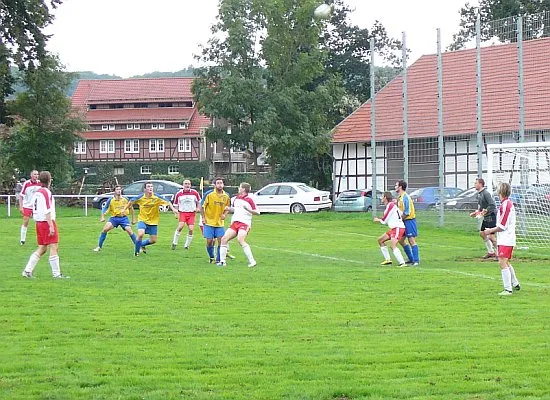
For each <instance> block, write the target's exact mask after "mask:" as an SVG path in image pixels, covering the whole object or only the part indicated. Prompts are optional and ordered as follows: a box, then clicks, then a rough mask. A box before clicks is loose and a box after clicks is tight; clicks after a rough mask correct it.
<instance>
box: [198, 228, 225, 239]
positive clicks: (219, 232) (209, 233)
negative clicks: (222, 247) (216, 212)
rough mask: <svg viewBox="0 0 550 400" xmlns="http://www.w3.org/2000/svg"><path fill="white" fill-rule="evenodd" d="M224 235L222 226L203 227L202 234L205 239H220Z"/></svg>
mask: <svg viewBox="0 0 550 400" xmlns="http://www.w3.org/2000/svg"><path fill="white" fill-rule="evenodd" d="M224 233H225V228H224V227H223V226H210V225H204V230H203V231H202V234H203V236H204V237H205V238H206V239H215V238H221V237H222V236H223V234H224Z"/></svg>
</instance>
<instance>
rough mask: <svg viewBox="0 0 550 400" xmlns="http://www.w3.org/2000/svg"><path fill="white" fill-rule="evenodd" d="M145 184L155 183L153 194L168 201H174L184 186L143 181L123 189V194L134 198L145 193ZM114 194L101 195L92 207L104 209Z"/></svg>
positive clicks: (173, 183)
mask: <svg viewBox="0 0 550 400" xmlns="http://www.w3.org/2000/svg"><path fill="white" fill-rule="evenodd" d="M145 182H152V183H153V192H154V193H155V194H156V195H157V196H159V197H163V198H164V199H166V200H168V201H172V199H173V198H174V195H175V194H176V193H177V192H178V191H179V190H180V189H183V186H182V185H180V184H179V183H176V182H171V181H163V180H154V179H151V180H143V181H136V182H134V183H131V184H129V185H127V186H124V187H123V188H122V194H123V195H124V196H127V197H134V196H137V195H139V194H141V193H143V188H144V185H145ZM113 195H114V192H109V193H103V194H99V195H97V196H96V197H94V198H93V199H92V205H93V207H94V208H98V209H100V210H101V209H102V208H103V206H105V203H107V200H109V199H110V198H111V197H113Z"/></svg>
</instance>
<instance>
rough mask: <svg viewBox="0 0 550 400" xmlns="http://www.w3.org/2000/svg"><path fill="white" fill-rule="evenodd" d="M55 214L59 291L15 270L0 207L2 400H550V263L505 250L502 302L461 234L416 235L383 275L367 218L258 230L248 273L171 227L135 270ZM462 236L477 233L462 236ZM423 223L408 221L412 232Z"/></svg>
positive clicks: (124, 247) (117, 252) (22, 251)
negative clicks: (61, 276)
mask: <svg viewBox="0 0 550 400" xmlns="http://www.w3.org/2000/svg"><path fill="white" fill-rule="evenodd" d="M98 218H99V213H98V212H97V210H94V211H93V212H92V213H91V214H90V216H89V217H83V216H82V214H81V210H80V212H75V210H74V209H62V210H60V216H59V218H58V220H59V227H60V237H61V243H60V256H61V267H62V270H63V273H65V274H67V275H69V276H70V277H71V279H69V280H63V281H54V280H52V279H51V278H50V269H49V265H48V263H47V260H46V259H43V260H41V261H40V263H39V265H38V266H37V269H36V270H35V275H36V276H37V279H34V280H25V279H23V278H22V277H21V275H20V274H21V270H22V269H23V267H24V265H25V263H26V262H27V259H28V257H29V255H30V254H31V252H32V251H33V249H34V247H35V246H34V243H35V235H34V231H33V229H34V226H33V229H32V230H30V231H29V237H28V244H27V245H25V246H19V245H18V240H19V239H18V238H19V224H20V219H19V218H16V217H12V218H7V217H6V212H5V209H0V234H1V237H2V239H3V245H2V249H3V250H4V251H3V252H2V253H3V254H2V261H1V262H0V272H1V273H2V283H1V284H0V285H1V286H0V287H1V291H0V304H2V306H1V308H0V327H1V328H0V343H2V345H1V351H0V398H1V399H159V400H160V399H208V400H210V399H311V400H314V399H315V400H317V399H321V400H324V399H327V400H328V399H475V400H480V399H487V400H488V399H499V400H500V399H550V394H549V390H550V389H549V388H550V378H549V374H548V371H550V357H549V354H550V345H549V343H550V333H549V332H550V326H549V325H550V313H549V311H548V310H549V307H550V296H549V294H550V293H549V292H550V256H549V254H548V250H547V249H543V250H539V251H538V252H537V251H534V250H531V251H529V252H520V251H518V252H517V253H516V254H517V259H516V260H515V261H514V266H515V269H516V272H517V274H518V277H519V279H520V281H521V285H522V290H521V291H520V292H518V293H514V295H513V296H511V297H508V298H500V297H499V296H497V295H496V294H497V293H498V292H499V291H500V290H501V280H500V273H499V269H498V266H497V264H496V263H495V262H482V261H480V260H479V256H480V255H482V254H483V253H484V246H483V245H482V242H481V240H480V239H479V237H478V236H477V233H476V231H475V226H473V227H471V229H467V228H464V227H462V229H461V230H460V231H459V232H453V231H450V230H444V229H438V228H435V227H433V226H430V225H429V224H427V223H425V224H424V225H420V234H421V236H420V238H419V243H420V246H421V247H420V249H421V258H422V264H421V266H420V267H419V268H414V269H413V268H407V269H398V268H396V267H393V268H392V267H380V266H378V264H379V262H380V261H381V254H380V251H379V249H378V248H377V245H376V237H377V236H379V235H380V234H381V233H383V231H384V227H383V226H381V225H379V224H374V223H372V222H371V221H370V217H368V216H367V215H365V214H335V213H327V212H324V213H314V214H307V215H298V216H291V215H261V216H259V217H255V221H254V226H253V228H252V232H251V235H250V239H249V242H250V244H251V246H252V249H253V251H254V254H255V257H256V259H257V261H258V263H259V266H258V267H257V268H256V269H254V270H250V269H249V268H247V267H246V259H245V257H244V255H243V254H242V250H241V249H240V248H239V246H238V244H237V243H232V253H233V254H235V255H236V256H237V259H236V260H234V261H229V263H230V265H229V266H228V267H227V268H225V269H221V268H218V267H216V266H213V265H210V264H208V260H207V256H206V252H205V249H204V241H203V240H202V239H199V237H198V236H197V237H196V238H195V240H194V241H193V243H192V245H191V249H190V250H189V251H184V250H183V249H182V248H181V244H182V242H183V240H182V239H183V238H184V236H183V235H182V239H180V248H178V249H177V250H176V251H171V250H170V242H171V238H172V234H173V230H174V229H175V225H176V220H175V219H174V218H173V217H171V216H170V215H169V214H165V215H163V216H162V220H161V224H160V232H159V238H160V240H159V243H157V244H156V245H154V246H152V247H150V251H149V253H148V254H147V255H143V256H140V257H139V258H134V257H133V256H132V249H131V242H130V240H129V239H128V237H127V236H126V234H124V233H123V232H121V231H116V232H113V233H110V234H109V236H108V238H107V241H106V242H105V247H104V250H103V251H102V252H101V253H99V254H95V253H93V252H92V251H91V249H92V248H93V247H95V246H96V242H97V237H98V234H99V231H100V230H101V226H102V225H103V224H101V223H99V222H98ZM468 221H469V223H473V224H475V222H473V221H471V220H468ZM421 222H422V221H421Z"/></svg>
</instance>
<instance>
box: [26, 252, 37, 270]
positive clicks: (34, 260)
mask: <svg viewBox="0 0 550 400" xmlns="http://www.w3.org/2000/svg"><path fill="white" fill-rule="evenodd" d="M38 261H40V256H39V255H38V254H36V252H34V253H32V254H31V256H30V258H29V261H28V262H27V265H26V266H25V272H28V273H30V274H32V271H34V267H36V264H38Z"/></svg>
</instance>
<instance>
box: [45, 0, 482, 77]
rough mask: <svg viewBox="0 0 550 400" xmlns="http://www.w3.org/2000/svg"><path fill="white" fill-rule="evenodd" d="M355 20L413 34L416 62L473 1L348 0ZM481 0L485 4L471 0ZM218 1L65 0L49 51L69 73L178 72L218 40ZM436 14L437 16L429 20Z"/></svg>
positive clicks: (447, 36) (448, 34)
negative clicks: (214, 36) (214, 33)
mask: <svg viewBox="0 0 550 400" xmlns="http://www.w3.org/2000/svg"><path fill="white" fill-rule="evenodd" d="M345 1H346V3H347V4H348V5H349V6H350V8H352V9H355V11H354V12H353V13H352V14H351V19H352V22H353V23H354V24H356V25H358V26H360V27H362V28H370V27H371V26H372V24H373V22H374V21H375V20H377V19H378V20H379V21H381V22H382V24H383V25H384V26H385V27H386V29H387V31H388V33H389V35H390V36H392V37H395V38H397V39H401V36H402V32H403V31H405V32H406V35H407V47H408V48H409V49H410V50H411V51H412V54H411V60H410V61H409V65H410V63H411V62H413V61H414V60H416V59H417V58H418V57H420V56H421V55H423V54H433V53H435V52H436V49H437V40H436V38H437V36H436V29H437V28H441V35H442V46H443V49H444V48H445V47H446V46H447V45H448V44H450V42H451V38H452V34H453V33H455V32H456V31H457V29H458V23H459V21H460V16H459V10H460V8H461V7H462V6H464V4H465V3H466V0H416V1H413V0H393V1H389V0H386V1H375V0H345ZM471 3H473V4H476V3H477V1H475V0H474V1H471ZM151 5H153V7H151ZM217 5H218V0H198V1H197V0H154V1H151V0H65V2H64V3H63V4H62V5H61V6H59V7H58V9H57V10H55V11H54V14H55V21H54V22H53V24H52V26H50V27H49V28H48V29H47V31H46V32H47V33H49V34H52V35H53V36H52V38H51V39H50V41H49V45H48V47H49V50H50V51H52V52H54V53H57V54H58V55H59V56H60V58H61V61H62V62H63V64H65V66H66V67H67V69H68V70H69V71H93V72H96V73H98V74H113V75H119V76H122V77H124V78H126V77H129V76H132V75H140V74H144V73H147V72H153V71H177V70H181V69H183V68H186V67H187V66H189V65H191V64H194V65H196V61H195V60H194V58H193V54H197V53H199V47H198V46H199V44H205V43H206V41H207V40H208V38H209V37H210V26H211V25H212V24H213V23H214V20H215V17H216V15H217ZM428 15H435V16H436V17H435V18H434V17H429V16H428Z"/></svg>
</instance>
